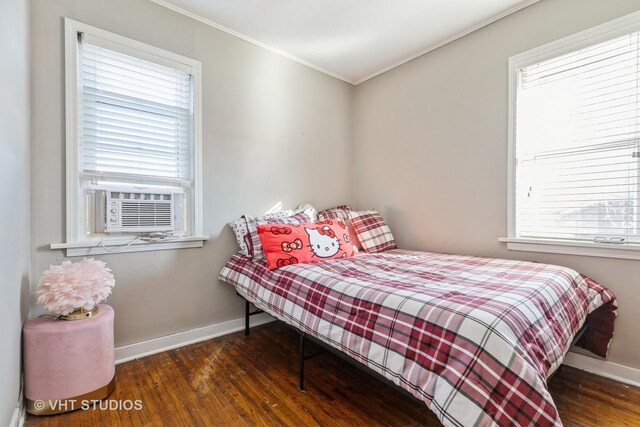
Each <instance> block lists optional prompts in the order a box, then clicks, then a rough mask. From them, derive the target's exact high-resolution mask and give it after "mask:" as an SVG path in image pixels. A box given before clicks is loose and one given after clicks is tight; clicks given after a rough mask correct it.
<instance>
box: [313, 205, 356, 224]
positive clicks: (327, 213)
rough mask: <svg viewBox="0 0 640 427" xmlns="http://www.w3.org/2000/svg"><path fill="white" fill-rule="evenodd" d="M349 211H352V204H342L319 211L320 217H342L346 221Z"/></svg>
mask: <svg viewBox="0 0 640 427" xmlns="http://www.w3.org/2000/svg"><path fill="white" fill-rule="evenodd" d="M349 212H351V207H350V206H348V205H340V206H336V207H334V208H329V209H325V210H323V211H321V212H318V219H334V218H342V219H344V220H345V221H346V220H348V219H349Z"/></svg>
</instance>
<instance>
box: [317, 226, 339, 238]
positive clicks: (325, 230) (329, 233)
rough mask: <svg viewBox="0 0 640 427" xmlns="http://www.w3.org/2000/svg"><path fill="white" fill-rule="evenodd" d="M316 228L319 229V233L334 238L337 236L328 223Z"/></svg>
mask: <svg viewBox="0 0 640 427" xmlns="http://www.w3.org/2000/svg"><path fill="white" fill-rule="evenodd" d="M316 230H318V233H320V234H323V235H325V236H329V237H331V238H332V239H333V238H334V237H336V233H335V232H334V231H333V230H332V229H331V227H329V226H328V225H325V226H324V227H317V228H316Z"/></svg>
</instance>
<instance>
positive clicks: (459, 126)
mask: <svg viewBox="0 0 640 427" xmlns="http://www.w3.org/2000/svg"><path fill="white" fill-rule="evenodd" d="M637 9H640V1H638V0H616V1H602V0H543V1H541V2H540V3H536V4H535V5H533V6H530V7H528V8H526V9H524V10H522V11H520V12H518V13H516V14H514V15H511V16H509V17H507V18H504V19H501V20H500V21H497V22H496V23H494V24H491V25H489V26H488V27H485V28H483V29H481V30H479V31H476V32H474V33H472V34H470V35H468V36H466V37H464V38H462V39H459V40H457V41H455V42H453V43H451V44H448V45H446V46H444V47H442V48H440V49H437V50H435V51H433V52H431V53H428V54H425V55H423V56H421V57H419V58H417V59H415V60H413V61H411V62H409V63H407V64H405V65H402V66H401V67H398V68H396V69H394V70H391V71H389V72H387V73H385V74H383V75H381V76H379V77H376V78H374V79H373V80H370V81H368V82H366V83H364V84H361V85H359V86H357V87H356V101H355V165H354V167H355V195H356V196H355V197H356V205H357V207H358V208H359V209H364V208H369V207H375V208H377V209H380V210H381V211H382V212H383V214H384V216H385V218H387V219H388V221H389V222H390V224H391V227H392V230H393V232H394V234H395V236H396V238H397V240H398V241H399V242H400V245H401V246H402V247H406V248H413V249H421V250H428V251H436V252H452V253H462V254H474V255H485V256H496V257H503V258H518V259H526V260H535V261H541V262H546V263H552V264H562V265H566V266H569V267H572V268H574V269H577V270H578V271H580V272H583V273H585V274H587V275H589V276H591V277H593V278H595V279H597V280H599V281H601V282H602V283H604V284H606V285H607V286H609V287H610V288H611V289H612V290H614V291H615V293H616V294H617V295H618V298H619V304H620V311H619V318H618V320H617V325H616V328H617V330H616V336H615V338H614V341H613V343H612V346H611V353H610V360H611V361H614V362H617V363H620V364H623V365H628V366H632V367H635V368H640V339H639V338H638V332H637V328H638V324H640V312H639V311H638V307H640V261H628V260H612V259H604V258H591V257H578V256H559V255H547V254H534V253H526V252H514V251H507V249H506V247H505V244H503V243H499V242H498V237H502V236H506V234H507V60H508V58H509V57H510V56H511V55H514V54H517V53H519V52H523V51H526V50H528V49H531V48H534V47H537V46H540V45H542V44H545V43H547V42H551V41H553V40H556V39H558V38H561V37H563V36H567V35H570V34H573V33H575V32H578V31H581V30H584V29H587V28H590V27H592V26H595V25H597V24H600V23H603V22H606V21H609V20H611V19H614V18H617V17H619V16H622V15H625V14H627V13H630V12H633V11H635V10H637Z"/></svg>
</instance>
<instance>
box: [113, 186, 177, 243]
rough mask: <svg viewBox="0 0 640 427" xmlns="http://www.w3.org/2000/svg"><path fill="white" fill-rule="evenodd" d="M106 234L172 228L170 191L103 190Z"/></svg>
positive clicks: (172, 209)
mask: <svg viewBox="0 0 640 427" xmlns="http://www.w3.org/2000/svg"><path fill="white" fill-rule="evenodd" d="M106 193H107V194H106V196H107V200H106V206H105V208H106V213H105V214H106V221H105V222H106V226H105V231H106V232H107V233H113V232H151V231H173V230H174V194H173V193H145V192H137V191H107V192H106Z"/></svg>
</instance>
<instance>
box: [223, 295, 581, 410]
mask: <svg viewBox="0 0 640 427" xmlns="http://www.w3.org/2000/svg"><path fill="white" fill-rule="evenodd" d="M236 295H238V296H239V297H240V298H242V299H243V300H244V307H245V308H244V313H245V319H244V335H245V336H249V329H250V327H251V326H250V318H251V316H255V315H256V314H260V313H267V312H266V311H264V310H261V309H259V308H256V309H255V310H253V311H251V302H249V300H247V299H246V298H244V297H243V296H242V295H240V294H239V293H238V292H236ZM267 314H269V313H267ZM285 325H287V326H288V327H290V328H291V329H293V330H295V331H296V332H297V333H298V335H299V336H300V359H299V363H300V367H299V374H300V391H304V362H305V361H306V360H308V359H311V358H313V357H315V356H317V355H319V354H322V353H324V352H325V351H328V352H330V353H332V354H334V355H336V356H338V357H339V358H341V359H342V360H345V361H346V362H348V363H350V364H351V365H353V366H355V367H357V368H359V369H361V370H363V371H364V372H366V373H368V374H369V375H372V376H373V377H375V378H376V379H378V380H380V381H382V382H384V383H385V384H387V385H390V386H391V387H393V388H395V389H396V390H399V391H400V392H401V393H402V394H404V395H406V396H410V397H411V398H413V399H416V400H418V401H420V399H418V398H417V397H415V396H414V395H412V394H411V393H409V392H408V391H407V390H405V389H403V388H401V387H400V386H398V385H397V384H395V383H394V382H393V381H391V380H389V379H388V378H386V377H385V376H383V375H381V374H380V373H378V372H376V371H374V370H372V369H371V368H369V367H367V366H365V365H363V364H362V363H359V362H357V361H356V360H353V359H352V358H350V357H349V356H347V355H345V354H344V353H342V352H340V351H338V350H336V349H335V348H333V347H330V346H329V345H327V344H326V343H324V342H322V341H320V340H318V339H316V338H314V337H312V336H310V335H308V334H306V333H304V332H302V331H301V330H300V329H298V328H296V327H295V326H291V325H288V324H286V323H285ZM588 327H589V321H588V320H585V322H584V324H583V325H582V327H581V328H580V329H579V330H578V332H577V333H576V335H575V337H574V338H573V341H571V346H570V347H569V348H571V347H572V346H574V345H575V344H576V343H577V342H578V340H579V339H580V338H581V337H582V335H583V334H584V333H585V331H586V330H587V328H588ZM307 340H309V341H312V342H313V343H315V344H317V345H318V346H320V347H321V348H322V349H321V350H319V351H316V352H313V353H311V354H308V355H307V354H305V343H306V341H307ZM561 368H562V365H560V366H558V368H557V369H556V370H555V371H554V372H553V373H552V374H551V375H549V377H548V378H547V383H548V382H549V380H551V378H553V377H554V376H555V375H556V374H557V373H558V372H559V371H560V369H561Z"/></svg>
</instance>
